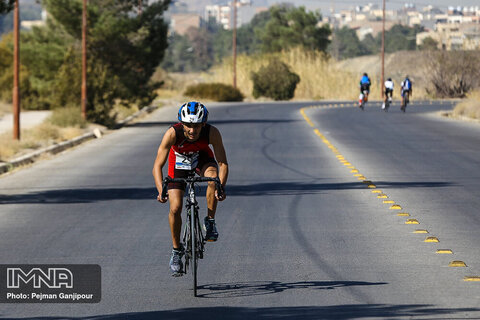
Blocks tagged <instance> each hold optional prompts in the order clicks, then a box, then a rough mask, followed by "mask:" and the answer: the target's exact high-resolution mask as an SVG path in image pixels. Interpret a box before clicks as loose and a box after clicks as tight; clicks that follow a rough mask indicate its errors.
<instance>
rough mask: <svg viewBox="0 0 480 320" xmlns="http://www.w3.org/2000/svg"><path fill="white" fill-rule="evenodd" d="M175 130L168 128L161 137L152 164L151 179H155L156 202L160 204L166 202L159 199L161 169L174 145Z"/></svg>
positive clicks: (161, 177) (161, 187)
mask: <svg viewBox="0 0 480 320" xmlns="http://www.w3.org/2000/svg"><path fill="white" fill-rule="evenodd" d="M175 138H176V137H175V129H173V128H169V129H168V130H167V132H165V134H164V135H163V139H162V143H161V144H160V146H159V147H158V151H157V158H156V159H155V163H154V164H153V170H152V174H153V178H154V179H155V185H156V187H157V190H158V195H159V196H158V198H157V199H158V201H160V202H162V203H163V202H166V201H167V200H166V199H160V197H161V194H162V190H163V186H162V180H163V173H162V169H163V166H164V165H165V163H166V162H167V158H168V153H169V152H170V148H171V147H172V146H173V144H174V143H175Z"/></svg>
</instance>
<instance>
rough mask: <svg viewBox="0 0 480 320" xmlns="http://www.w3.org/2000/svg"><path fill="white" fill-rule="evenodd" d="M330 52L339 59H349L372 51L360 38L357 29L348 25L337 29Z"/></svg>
mask: <svg viewBox="0 0 480 320" xmlns="http://www.w3.org/2000/svg"><path fill="white" fill-rule="evenodd" d="M333 39H334V40H333V42H332V45H331V46H330V52H331V53H332V55H333V56H335V57H336V58H337V59H347V58H353V57H356V56H361V55H365V54H368V53H370V52H369V51H368V50H367V49H366V48H365V47H364V45H363V44H362V42H360V40H359V39H358V36H357V33H356V32H355V30H353V29H350V28H348V27H343V28H341V29H338V30H335V35H334V38H333Z"/></svg>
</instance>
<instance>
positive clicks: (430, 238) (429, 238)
mask: <svg viewBox="0 0 480 320" xmlns="http://www.w3.org/2000/svg"><path fill="white" fill-rule="evenodd" d="M423 241H424V242H440V240H438V238H437V237H426V238H425V240H423Z"/></svg>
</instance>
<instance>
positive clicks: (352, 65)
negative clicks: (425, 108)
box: [202, 49, 428, 100]
mask: <svg viewBox="0 0 480 320" xmlns="http://www.w3.org/2000/svg"><path fill="white" fill-rule="evenodd" d="M273 57H277V58H279V59H280V60H281V61H283V62H285V63H286V64H288V65H289V66H290V67H291V70H292V71H294V72H295V73H297V74H298V75H299V76H300V78H301V81H300V83H299V84H298V86H297V89H296V90H295V97H294V99H295V100H312V99H315V100H316V99H332V100H338V99H342V100H356V99H357V98H358V94H359V87H358V82H359V81H360V78H361V75H362V74H363V73H364V72H367V73H368V74H369V76H370V78H371V80H372V86H371V94H370V98H371V99H376V100H379V99H381V91H380V84H381V83H380V70H381V61H380V56H379V55H375V56H365V57H358V58H353V59H348V60H343V61H336V60H335V59H333V58H328V57H326V56H325V55H324V54H322V53H319V52H314V53H312V52H305V51H304V50H301V49H294V50H291V51H288V52H282V53H280V54H272V55H256V56H245V55H239V56H238V58H237V85H238V87H239V89H240V90H241V91H242V93H243V94H245V95H246V96H247V99H249V100H252V99H253V97H252V89H253V83H252V81H251V80H250V74H251V72H256V71H258V70H259V69H260V67H262V66H264V65H267V64H268V63H269V61H270V60H271V59H272V58H273ZM424 62H425V55H424V54H422V53H418V52H399V53H394V54H389V55H386V58H385V77H386V78H388V77H391V78H392V79H393V80H394V82H395V84H396V91H395V93H394V98H395V96H396V97H399V94H398V92H399V87H400V82H401V81H402V80H403V79H404V77H405V75H407V74H408V75H409V76H410V78H411V79H412V80H413V82H414V85H415V88H414V98H415V99H423V98H427V97H428V95H427V92H426V90H425V84H426V80H425V76H424V75H425V74H426V71H425V69H424V67H423V66H424V65H425V63H424ZM232 69H233V68H232V60H231V59H230V60H226V61H225V62H224V63H223V64H222V65H218V66H215V67H213V68H212V69H211V72H210V73H209V74H207V73H205V74H202V78H203V81H205V82H222V83H227V84H231V83H232V78H233V72H232Z"/></svg>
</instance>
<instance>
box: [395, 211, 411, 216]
mask: <svg viewBox="0 0 480 320" xmlns="http://www.w3.org/2000/svg"><path fill="white" fill-rule="evenodd" d="M397 216H399V217H410V213H406V212H400V213H397Z"/></svg>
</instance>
